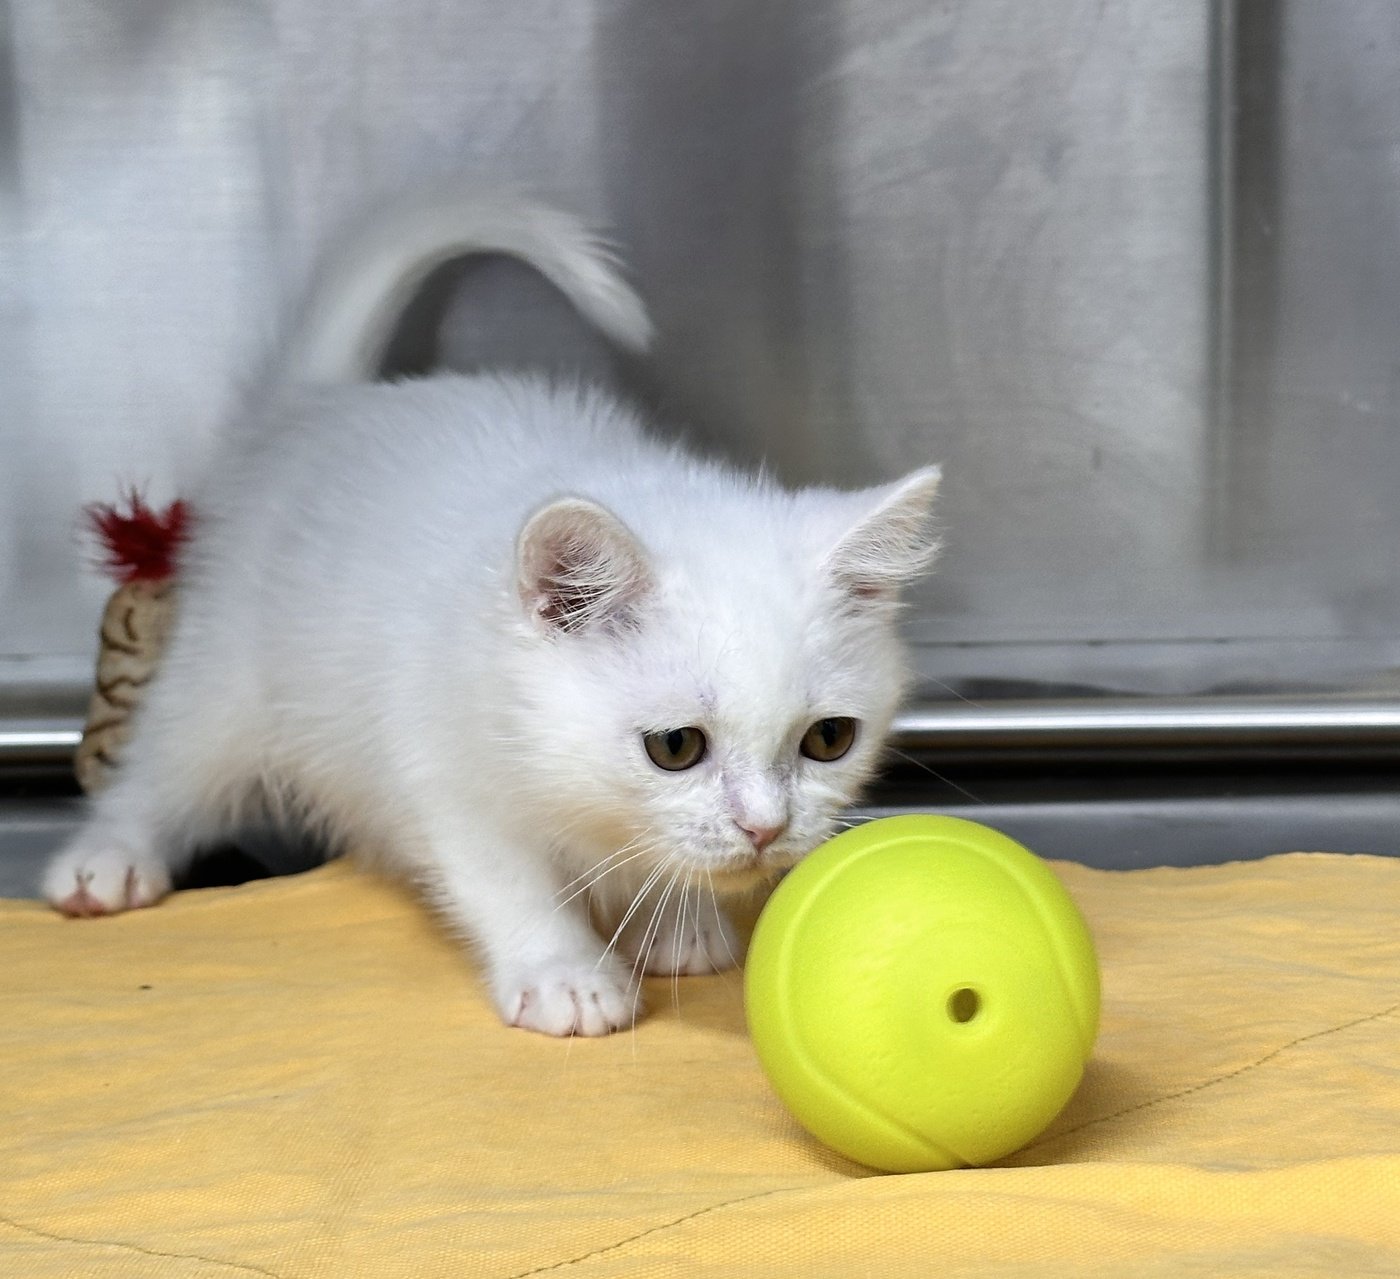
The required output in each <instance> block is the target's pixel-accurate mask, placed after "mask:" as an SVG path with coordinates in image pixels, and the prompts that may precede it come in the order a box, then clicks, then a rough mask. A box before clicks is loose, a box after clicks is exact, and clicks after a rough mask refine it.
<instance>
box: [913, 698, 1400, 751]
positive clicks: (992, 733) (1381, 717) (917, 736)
mask: <svg viewBox="0 0 1400 1279" xmlns="http://www.w3.org/2000/svg"><path fill="white" fill-rule="evenodd" d="M892 742H893V745H894V746H895V747H896V748H897V749H903V750H907V751H913V752H919V753H930V754H937V755H939V756H941V757H944V758H948V757H969V758H974V757H975V758H983V757H991V756H1000V757H1018V758H1027V759H1028V758H1039V757H1045V758H1050V757H1054V758H1062V759H1063V758H1084V757H1093V756H1103V757H1112V758H1113V759H1115V760H1118V761H1122V760H1124V759H1125V758H1131V757H1133V756H1134V755H1141V756H1143V757H1152V758H1160V757H1162V756H1173V757H1181V758H1197V759H1201V758H1209V757H1214V756H1219V757H1229V758H1232V759H1268V758H1281V757H1283V758H1287V757H1293V758H1296V757H1298V756H1301V755H1308V754H1314V753H1315V754H1318V755H1325V756H1327V757H1329V758H1337V757H1339V756H1346V757H1356V758H1368V759H1376V758H1392V757H1400V699H1389V698H1377V697H1369V698H1363V697H1357V696H1354V695H1341V694H1338V695H1330V694H1316V695H1309V696H1305V697H1304V696H1290V697H1279V696H1264V695H1261V696H1254V697H1180V698H1146V697H1113V698H1109V697H1104V698H1097V697H1086V698H1076V699H1067V700H1060V701H1038V700H1037V701H1004V702H1003V701H997V702H989V703H985V704H975V703H971V702H958V703H938V704H929V703H925V704H923V705H921V706H916V707H913V708H911V709H909V710H907V711H905V712H904V713H903V714H901V715H900V716H899V717H898V719H897V720H896V722H895V728H894V733H893V738H892Z"/></svg>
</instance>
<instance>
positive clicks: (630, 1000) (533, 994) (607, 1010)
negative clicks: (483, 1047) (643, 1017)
mask: <svg viewBox="0 0 1400 1279" xmlns="http://www.w3.org/2000/svg"><path fill="white" fill-rule="evenodd" d="M495 995H496V1006H497V1007H498V1008H499V1009H500V1012H501V1016H502V1018H503V1019H504V1020H505V1022H506V1024H507V1025H509V1026H519V1027H520V1028H521V1029H522V1030H537V1031H539V1032H540V1033H541V1034H544V1035H561V1036H567V1035H609V1034H611V1033H612V1032H613V1031H614V1030H620V1029H621V1028H622V1027H623V1026H629V1025H632V1024H633V1023H634V1022H635V1021H636V1020H637V1017H638V1016H639V1015H640V1014H641V1012H642V1004H641V996H640V994H639V993H638V991H637V989H636V988H635V987H634V986H632V985H631V984H630V983H629V982H628V980H627V977H626V975H625V974H624V973H622V972H621V971H620V969H619V967H618V966H617V965H616V964H614V963H612V962H608V963H605V964H604V965H603V966H602V967H601V968H596V967H594V966H593V965H592V964H589V963H557V964H552V965H549V966H547V967H543V968H538V969H534V970H531V971H529V972H524V973H515V974H513V975H511V976H509V977H502V978H499V979H498V980H497V981H496V982H495Z"/></svg>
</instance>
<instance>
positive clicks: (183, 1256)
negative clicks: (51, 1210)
mask: <svg viewBox="0 0 1400 1279" xmlns="http://www.w3.org/2000/svg"><path fill="white" fill-rule="evenodd" d="M0 1225H5V1226H9V1227H11V1228H12V1229H14V1230H18V1231H20V1232H21V1233H22V1234H26V1235H33V1236H34V1237H35V1238H36V1239H47V1240H49V1241H50V1242H51V1243H68V1244H73V1245H74V1246H75V1247H79V1248H119V1249H121V1250H122V1251H123V1252H134V1253H136V1254H137V1255H138V1256H142V1257H157V1258H160V1259H161V1260H165V1261H203V1262H206V1263H207V1264H208V1265H211V1266H224V1267H226V1268H227V1269H229V1270H237V1271H241V1272H242V1273H243V1274H248V1275H266V1276H267V1279H284V1276H282V1275H279V1274H277V1273H276V1272H275V1271H272V1270H264V1269H263V1268H262V1267H261V1266H252V1265H248V1264H246V1263H245V1262H242V1261H224V1260H223V1259H222V1258H220V1257H206V1256H204V1254H203V1253H198V1252H162V1251H161V1250H160V1249H158V1248H143V1247H142V1246H141V1245H140V1244H138V1243H123V1242H122V1241H121V1240H118V1239H79V1238H78V1237H76V1236H75V1235H58V1234H54V1233H53V1232H52V1231H50V1230H40V1229H39V1227H38V1226H30V1225H26V1224H25V1223H24V1222H22V1221H16V1220H15V1219H14V1218H13V1217H6V1216H4V1215H3V1214H0Z"/></svg>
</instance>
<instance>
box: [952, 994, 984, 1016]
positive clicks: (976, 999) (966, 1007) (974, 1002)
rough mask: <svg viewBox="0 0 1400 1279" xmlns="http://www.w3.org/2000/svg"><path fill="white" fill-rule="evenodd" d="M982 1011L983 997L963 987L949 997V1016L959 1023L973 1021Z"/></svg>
mask: <svg viewBox="0 0 1400 1279" xmlns="http://www.w3.org/2000/svg"><path fill="white" fill-rule="evenodd" d="M981 1011H982V996H981V995H979V994H978V993H977V992H976V991H975V990H973V989H972V987H971V986H963V987H960V988H959V989H958V990H955V991H954V992H953V993H952V994H951V995H949V996H948V1016H949V1017H951V1018H952V1019H953V1020H954V1021H956V1022H959V1023H966V1022H969V1021H971V1020H972V1019H973V1018H974V1017H976V1016H977V1014H978V1013H979V1012H981Z"/></svg>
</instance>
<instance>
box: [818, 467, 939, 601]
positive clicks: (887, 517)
mask: <svg viewBox="0 0 1400 1279" xmlns="http://www.w3.org/2000/svg"><path fill="white" fill-rule="evenodd" d="M941 478H942V472H941V471H940V470H939V468H938V467H936V466H928V467H924V468H923V469H922V470H918V471H913V472H911V473H910V474H909V475H906V476H905V477H904V478H903V479H902V480H897V481H896V482H895V483H893V484H887V485H884V486H882V487H880V488H876V489H871V490H869V491H867V492H866V493H864V494H862V495H861V496H863V497H864V498H866V499H867V501H868V502H869V503H870V505H869V506H868V507H867V509H866V511H865V514H864V515H862V516H861V518H860V519H859V520H858V521H857V522H856V524H855V527H854V528H852V529H851V530H850V531H849V532H847V533H846V534H845V536H844V537H842V538H841V540H840V541H839V542H837V544H836V545H835V546H834V547H833V548H832V549H831V551H829V552H828V553H827V557H826V570H827V572H828V573H830V574H831V576H832V577H833V578H835V580H836V582H837V583H838V584H839V585H840V586H841V587H842V588H843V589H844V590H845V591H846V592H848V593H849V594H850V595H851V596H852V597H853V598H855V599H863V600H865V599H868V600H891V599H893V598H894V597H895V595H896V593H897V592H898V590H899V588H900V587H901V586H903V585H904V584H905V583H906V582H910V581H912V580H913V579H914V578H916V577H918V576H919V575H920V574H922V573H923V572H925V571H926V570H927V569H928V568H929V566H930V565H931V564H932V563H933V561H934V559H935V558H936V557H937V555H938V549H939V540H938V535H937V533H936V532H935V530H934V527H933V514H932V508H933V499H934V495H935V494H936V493H937V492H938V483H939V480H940V479H941Z"/></svg>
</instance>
